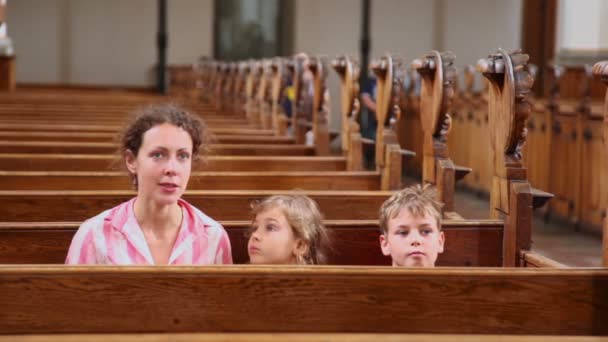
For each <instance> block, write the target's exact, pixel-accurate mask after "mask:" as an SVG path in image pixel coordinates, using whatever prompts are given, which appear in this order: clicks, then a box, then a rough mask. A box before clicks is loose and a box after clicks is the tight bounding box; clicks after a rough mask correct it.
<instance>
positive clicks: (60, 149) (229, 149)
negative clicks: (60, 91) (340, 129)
mask: <svg viewBox="0 0 608 342" xmlns="http://www.w3.org/2000/svg"><path fill="white" fill-rule="evenodd" d="M209 149H210V153H211V154H215V155H258V156H273V155H274V156H277V155H278V156H281V155H286V156H289V155H296V156H312V155H314V154H315V149H314V147H313V146H305V145H300V144H240V143H237V144H211V145H210V146H209ZM117 150H118V145H117V144H114V143H103V142H70V141H11V140H0V153H54V154H68V153H78V154H111V153H114V152H116V151H117Z"/></svg>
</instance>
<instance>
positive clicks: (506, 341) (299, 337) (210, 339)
mask: <svg viewBox="0 0 608 342" xmlns="http://www.w3.org/2000/svg"><path fill="white" fill-rule="evenodd" d="M607 340H608V338H606V337H594V336H555V335H552V336H546V335H545V336H529V335H462V334H460V335H455V334H346V333H337V334H336V333H325V334H321V333H316V334H315V333H300V334H297V333H281V334H268V333H266V334H265V333H156V334H76V335H66V334H53V335H5V336H0V342H4V341H16V342H58V341H65V342H78V341H86V342H105V341H107V342H172V341H175V342H197V341H206V342H230V341H235V342H262V341H294V342H328V341H351V342H363V341H386V342H393V341H394V342H401V341H409V342H431V341H438V342H444V341H445V342H448V341H450V342H452V341H454V342H476V341H487V342H511V341H513V342H515V341H518V342H519V341H521V342H544V341H555V342H605V341H607Z"/></svg>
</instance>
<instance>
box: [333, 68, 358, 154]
mask: <svg viewBox="0 0 608 342" xmlns="http://www.w3.org/2000/svg"><path fill="white" fill-rule="evenodd" d="M332 67H333V68H334V70H335V71H336V73H337V74H338V76H339V77H340V83H341V85H340V104H341V106H340V107H341V114H342V115H341V117H342V133H341V136H342V150H344V151H346V150H347V149H348V148H349V146H350V134H351V133H354V132H352V129H355V128H356V131H357V132H358V131H359V128H358V125H354V124H356V121H357V117H358V115H359V99H358V97H359V73H360V71H359V67H358V65H357V64H356V63H354V62H353V61H351V59H350V58H349V57H348V56H340V57H338V58H335V59H334V60H333V61H332Z"/></svg>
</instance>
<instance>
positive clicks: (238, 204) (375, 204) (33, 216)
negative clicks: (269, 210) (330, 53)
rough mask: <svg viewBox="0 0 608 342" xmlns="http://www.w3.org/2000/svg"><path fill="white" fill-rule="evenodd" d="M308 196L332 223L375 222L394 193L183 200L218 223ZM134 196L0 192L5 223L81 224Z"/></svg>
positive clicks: (230, 194)
mask: <svg viewBox="0 0 608 342" xmlns="http://www.w3.org/2000/svg"><path fill="white" fill-rule="evenodd" d="M279 193H280V194H292V193H296V194H297V193H305V194H307V195H308V196H310V197H311V198H312V199H313V200H315V201H316V202H317V204H318V205H319V207H320V208H321V212H322V213H323V215H324V218H325V219H328V220H374V219H376V220H377V219H378V208H380V206H381V205H382V203H383V202H384V201H385V200H387V199H388V197H389V196H390V195H391V192H389V191H305V192H303V191H287V190H285V191H270V190H257V191H245V190H239V191H234V190H205V191H199V190H189V191H186V193H185V195H184V199H185V200H186V201H188V202H189V203H191V204H192V205H194V206H195V207H197V208H200V209H201V210H202V211H204V212H205V214H207V215H209V216H210V217H212V218H214V219H216V220H222V221H233V220H241V221H243V220H250V219H251V213H250V208H251V203H252V202H253V201H258V200H261V199H263V198H265V197H267V196H271V195H275V194H279ZM135 195H136V194H135V193H134V192H133V191H108V190H99V189H98V190H89V191H65V190H64V191H39V190H38V191H23V190H19V191H0V217H2V221H5V222H15V221H19V222H27V221H30V222H31V221H34V222H45V221H47V222H48V221H63V222H82V221H84V220H86V219H87V218H90V217H93V216H95V215H97V214H99V213H101V212H102V211H104V210H107V209H109V208H112V207H115V206H117V205H118V204H120V203H122V202H125V201H128V200H129V199H131V198H133V197H134V196H135Z"/></svg>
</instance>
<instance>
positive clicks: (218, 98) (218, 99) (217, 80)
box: [213, 62, 227, 111]
mask: <svg viewBox="0 0 608 342" xmlns="http://www.w3.org/2000/svg"><path fill="white" fill-rule="evenodd" d="M226 69H227V66H226V63H225V62H218V63H217V64H216V68H215V77H214V85H213V86H214V91H213V94H214V98H213V102H214V107H215V109H216V110H218V111H221V110H222V95H223V89H224V84H225V82H226Z"/></svg>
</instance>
